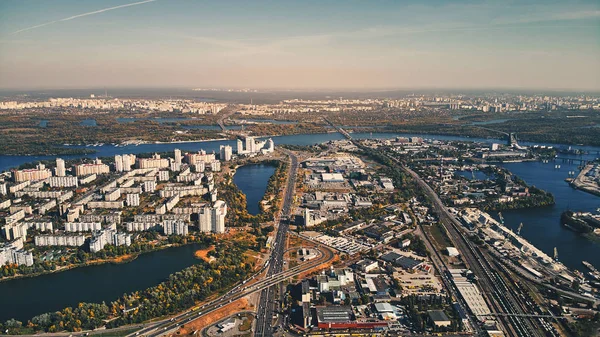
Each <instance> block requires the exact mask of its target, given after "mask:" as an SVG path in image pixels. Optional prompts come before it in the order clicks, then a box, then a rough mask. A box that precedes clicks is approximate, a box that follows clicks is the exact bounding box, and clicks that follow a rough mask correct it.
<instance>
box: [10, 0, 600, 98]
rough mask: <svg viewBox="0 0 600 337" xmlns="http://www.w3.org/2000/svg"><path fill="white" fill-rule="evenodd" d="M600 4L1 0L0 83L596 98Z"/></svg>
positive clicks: (599, 78)
mask: <svg viewBox="0 0 600 337" xmlns="http://www.w3.org/2000/svg"><path fill="white" fill-rule="evenodd" d="M599 4H600V2H598V1H597V0H592V1H553V0H539V1H533V2H530V1H525V0H516V1H511V0H503V1H454V0H452V1H435V0H433V1H432V0H427V1H414V2H411V1H362V0H361V1H351V0H344V1H327V0H317V1H284V0H279V1H256V0H252V1H247V0H242V1H230V0H226V1H218V2H217V1H193V0H155V1H151V0H150V1H142V0H102V1H100V0H71V1H63V0H35V1H34V0H1V1H0V88H72V87H131V86H135V87H172V86H180V87H190V88H194V87H252V88H299V89H300V88H369V89H371V88H536V89H542V88H551V89H586V90H590V89H591V90H600V5H599ZM125 5H127V6H125Z"/></svg>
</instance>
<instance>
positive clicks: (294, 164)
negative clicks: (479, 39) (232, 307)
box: [130, 150, 334, 337]
mask: <svg viewBox="0 0 600 337" xmlns="http://www.w3.org/2000/svg"><path fill="white" fill-rule="evenodd" d="M283 151H284V153H286V154H287V155H288V156H289V157H290V161H291V163H290V168H289V174H288V178H287V183H286V186H285V190H284V199H283V205H282V209H281V213H280V216H278V217H277V218H276V219H275V222H276V225H277V233H276V235H275V240H274V241H273V246H272V247H273V248H272V250H271V252H270V256H269V258H268V259H267V261H266V263H265V266H264V267H263V269H262V270H261V271H260V272H258V273H257V274H255V275H254V276H253V277H252V278H250V279H248V280H246V281H245V282H244V283H243V284H239V285H238V286H236V287H235V288H233V289H232V290H230V291H229V292H228V293H227V294H225V295H223V296H221V297H219V298H218V299H216V300H213V301H211V302H209V303H207V304H205V305H203V306H201V307H199V308H198V309H197V310H193V309H192V311H188V312H184V313H181V314H179V315H177V316H175V317H173V318H171V319H169V320H166V321H161V322H158V323H157V324H156V325H153V326H149V327H147V328H144V329H142V330H140V331H137V332H136V333H134V334H131V335H130V336H153V337H155V336H163V335H167V334H169V333H173V332H174V331H175V330H177V329H178V328H179V326H181V325H182V324H185V323H186V322H189V321H192V320H193V319H195V318H197V317H199V316H202V315H206V314H208V313H210V312H213V311H215V310H217V309H219V308H221V307H222V306H224V305H226V304H228V303H231V302H233V301H235V300H237V299H239V298H242V297H245V296H247V295H250V294H253V293H256V292H259V291H260V300H259V305H258V313H257V320H256V327H255V336H264V335H267V336H269V335H271V322H272V317H273V312H274V310H275V304H276V303H275V301H274V299H275V295H276V289H277V287H276V286H277V285H278V284H280V283H281V282H282V281H284V280H286V279H289V278H290V277H293V276H296V275H299V274H301V273H303V272H305V271H307V270H310V269H313V268H314V267H317V266H318V265H320V264H322V263H326V262H328V261H331V260H332V259H333V257H334V254H333V252H332V251H331V250H329V249H318V251H319V254H320V255H319V257H318V258H317V259H314V260H311V261H309V262H307V263H304V264H300V265H298V266H296V267H294V268H290V269H288V270H286V271H283V254H284V252H285V242H286V237H287V232H288V230H289V220H288V217H289V215H290V211H291V205H292V201H293V199H294V188H295V184H296V172H297V170H298V158H297V157H296V156H295V155H294V154H293V153H292V152H290V151H287V150H283ZM265 270H266V274H265V275H264V276H263V277H264V278H263V279H261V280H259V281H258V282H256V283H253V284H250V285H245V284H246V283H250V282H249V281H252V280H254V279H255V278H259V277H260V276H262V275H263V272H264V271H265Z"/></svg>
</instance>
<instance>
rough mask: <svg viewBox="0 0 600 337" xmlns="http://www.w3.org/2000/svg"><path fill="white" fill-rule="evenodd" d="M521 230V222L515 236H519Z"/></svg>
mask: <svg viewBox="0 0 600 337" xmlns="http://www.w3.org/2000/svg"><path fill="white" fill-rule="evenodd" d="M521 229H523V223H522V222H521V224H520V225H519V228H518V229H517V235H519V236H520V235H521Z"/></svg>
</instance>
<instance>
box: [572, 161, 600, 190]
mask: <svg viewBox="0 0 600 337" xmlns="http://www.w3.org/2000/svg"><path fill="white" fill-rule="evenodd" d="M595 165H598V164H587V165H586V166H585V167H584V168H583V169H582V170H581V171H580V172H579V174H578V175H577V177H575V179H573V180H572V181H571V182H570V183H569V184H570V185H571V186H572V187H574V188H576V189H579V190H582V191H584V192H587V193H590V194H593V195H596V196H600V186H599V185H598V183H596V182H595V181H594V180H593V179H588V177H587V174H588V173H589V172H590V171H591V170H592V169H593V168H594V166H595Z"/></svg>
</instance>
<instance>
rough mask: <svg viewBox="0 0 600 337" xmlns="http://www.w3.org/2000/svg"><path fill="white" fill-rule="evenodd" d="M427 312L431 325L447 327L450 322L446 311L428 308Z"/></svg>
mask: <svg viewBox="0 0 600 337" xmlns="http://www.w3.org/2000/svg"><path fill="white" fill-rule="evenodd" d="M427 314H428V315H429V319H430V320H431V322H432V323H433V325H435V326H437V327H448V326H450V325H451V324H452V322H451V321H450V319H449V318H448V316H447V315H446V313H444V312H443V311H442V310H429V311H428V312H427Z"/></svg>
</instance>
